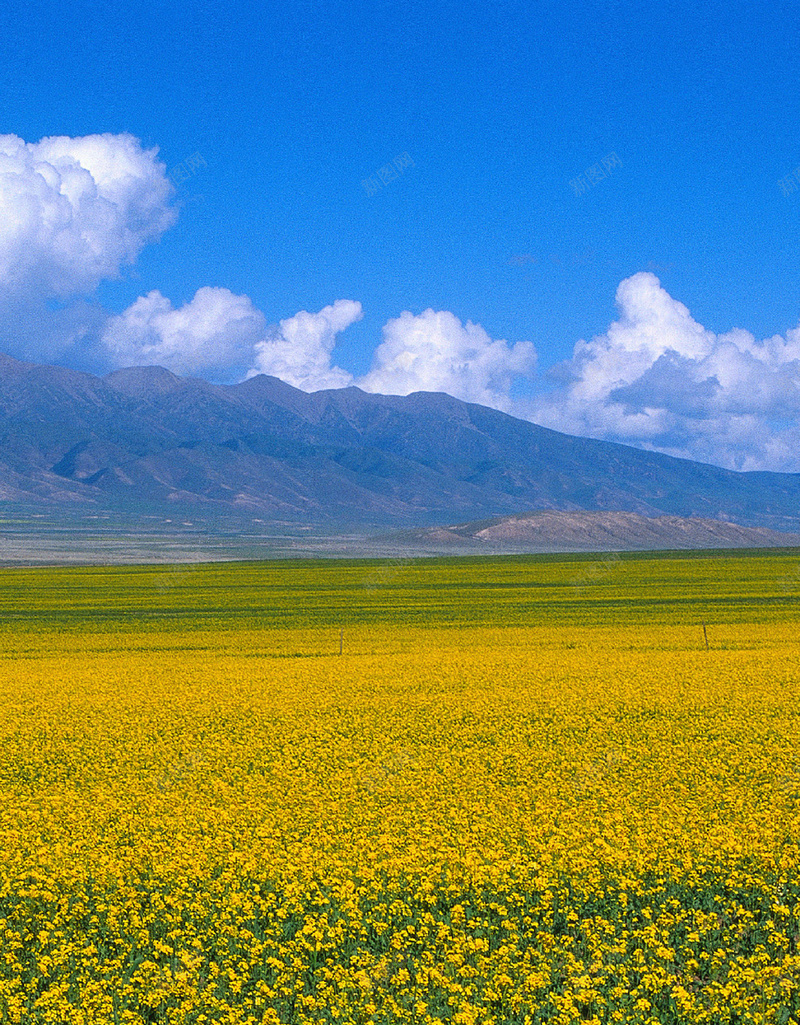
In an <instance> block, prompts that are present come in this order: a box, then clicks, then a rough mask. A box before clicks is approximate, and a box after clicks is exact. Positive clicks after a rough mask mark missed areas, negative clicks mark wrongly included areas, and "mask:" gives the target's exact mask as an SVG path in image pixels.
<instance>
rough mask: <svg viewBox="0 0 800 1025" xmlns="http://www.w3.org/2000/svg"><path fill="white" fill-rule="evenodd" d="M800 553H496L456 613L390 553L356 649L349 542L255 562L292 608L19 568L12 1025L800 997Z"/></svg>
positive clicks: (761, 1017)
mask: <svg viewBox="0 0 800 1025" xmlns="http://www.w3.org/2000/svg"><path fill="white" fill-rule="evenodd" d="M648 565H649V566H650V569H648ZM791 565H792V563H791V561H790V560H789V559H788V558H786V559H784V562H783V564H781V563H780V562H779V560H778V559H777V558H775V559H773V562H772V563H770V558H769V557H765V558H763V559H759V560H751V561H750V562H747V560H745V559H742V560H739V561H737V562H736V563H735V565H733V564H732V563H731V562H728V563H725V565H722V563H721V562H720V563H719V565H717V564H715V563H714V561H713V560H705V561H704V562H703V563H702V564H701V563H699V562H696V561H692V560H691V559H686V560H683V561H681V560H677V559H676V560H675V566H673V567H671V568H670V567H666V566H661V565H656V563H655V562H650V563H648V560H641V561H640V562H637V561H635V560H634V561H631V562H630V563H626V562H624V563H622V564H621V565H620V566H619V567H614V569H613V572H609V573H602V574H600V575H599V577H598V575H596V577H597V579H594V580H590V584H589V585H587V584H586V574H585V573H584V574H583V576H580V575H579V574H580V567H578V569H577V570H576V566H575V565H574V564H570V563H569V561H568V560H566V559H565V560H562V561H561V562H555V563H546V562H530V563H525V562H524V561H518V562H513V561H508V560H507V561H506V562H502V561H498V563H497V565H496V566H494V567H493V564H492V563H490V562H485V563H482V564H480V566H479V568H478V569H473V570H472V572H473V574H476V573H478V574H479V576H480V580H482V581H484V582H489V583H490V582H491V581H492V580H493V579H494V580H496V581H497V580H504V581H505V583H504V584H503V588H502V593H501V592H499V591H492V589H491V588H489V587H487V594H488V596H487V597H486V599H485V600H484V602H483V604H481V603H480V602H479V601H477V599H476V602H475V603H474V606H470V609H471V611H469V612H465V613H464V615H463V617H462V620H461V621H460V622H459V621H458V618H457V617H455V616H449V617H447V621H445V617H442V616H440V617H438V618H437V616H436V615H435V614H428V615H426V616H425V617H424V619H425V620H426V621H424V622H419V621H417V620H418V619H419V618H420V617H419V616H418V615H417V614H416V612H415V611H414V610H415V609H417V610H418V609H419V608H423V607H425V602H428V603H429V604H430V603H433V602H434V601H439V600H441V594H442V593H445V592H444V591H443V588H444V587H446V585H447V583H448V580H450V579H456V577H457V575H458V574H463V573H467V572H468V570H466V569H465V568H464V566H463V564H461V563H456V562H453V563H452V564H448V563H447V561H445V560H443V561H441V562H438V563H437V564H436V565H435V566H434V565H433V564H431V567H430V568H424V567H423V568H422V569H420V568H419V566H417V565H410V566H406V565H403V566H400V567H398V568H397V569H396V572H395V575H394V576H392V574H389V575H388V577H389V578H388V579H384V580H383V581H382V583H381V585H380V589H379V590H378V589H377V588H375V587H374V586H372V585H370V586H371V587H372V590H371V591H370V594H369V598H368V600H369V601H370V602H374V603H376V605H375V607H376V608H377V607H378V606H379V607H380V608H381V609H382V610H383V614H382V616H378V615H373V616H371V617H367V616H366V615H363V616H361V617H360V621H359V617H356V616H353V617H351V620H349V621H348V622H347V625H346V627H345V630H344V637H343V654H342V655H341V656H340V655H339V653H338V652H339V626H338V620H340V619H341V617H340V616H339V615H338V613H336V614H334V613H333V612H330V609H331V607H332V606H335V604H336V602H335V600H334V599H333V598H332V597H331V596H332V595H335V587H334V583H335V580H336V574H337V573H339V574H344V576H343V577H342V579H345V577H346V576H347V574H350V578H351V584H352V586H353V587H356V588H358V587H361V586H362V585H360V584H358V580H359V579H368V580H369V579H371V578H370V577H369V576H368V575H367V576H366V577H365V572H366V571H365V569H364V568H363V567H361V568H359V567H357V566H356V568H355V569H354V568H353V564H349V566H348V567H339V568H336V567H328V568H327V569H326V570H325V571H324V586H322V584H320V585H319V587H317V586H316V585H314V583H313V579H318V578H316V577H314V578H313V579H312V577H311V576H309V574H311V573H312V571H311V570H310V569H308V567H307V566H306V567H298V568H293V567H292V566H291V565H290V564H276V565H275V566H274V567H272V568H270V567H263V568H261V569H260V570H259V571H258V572H260V573H261V574H262V577H260V578H259V579H263V580H264V581H265V582H266V583H265V585H264V586H265V587H266V585H267V584H268V583H269V581H273V582H274V581H275V580H276V579H277V578H278V576H277V575H281V574H282V576H281V577H280V581H281V587H282V588H284V589H285V593H286V594H288V596H289V597H286V598H285V600H284V599H281V600H282V601H284V605H283V606H281V607H282V608H284V610H285V609H290V610H291V608H292V607H294V606H293V602H294V603H296V608H297V610H298V612H297V617H296V618H297V622H298V624H299V625H293V624H292V621H291V616H290V615H288V614H286V615H282V616H281V617H278V616H277V613H276V614H275V616H273V617H272V618H273V619H279V622H277V624H276V623H274V622H273V623H269V622H267V623H265V624H264V625H259V622H258V617H257V616H255V615H254V614H253V613H252V609H251V607H250V604H248V601H246V600H245V599H244V598H242V597H241V594H243V593H244V592H243V591H242V592H241V593H240V592H237V590H236V589H237V587H240V586H241V587H243V582H244V581H246V580H247V581H250V582H252V580H251V578H249V577H248V576H247V574H248V573H254V572H255V570H252V569H250V570H248V569H247V568H246V567H236V566H232V567H229V568H227V569H225V570H224V571H223V570H220V569H219V568H214V569H212V568H209V569H208V570H206V571H203V570H196V571H194V572H193V573H187V574H186V575H185V576H179V578H178V579H177V581H175V580H173V582H171V583H170V584H169V586H168V590H166V591H165V590H164V589H162V590H159V589H158V587H156V586H155V584H154V580H155V581H156V583H157V579H158V573H156V572H155V571H145V570H134V569H129V570H126V571H125V572H124V573H122V572H121V571H117V572H116V573H115V572H112V571H108V572H107V575H106V577H105V578H102V579H103V580H104V581H105V582H104V583H103V588H104V589H99V590H98V586H99V585H98V580H100V579H101V578H100V577H98V575H97V573H96V572H95V573H93V574H92V575H91V576H86V577H83V576H81V573H80V571H77V570H72V571H63V574H64V575H63V576H59V575H57V574H56V575H55V576H54V575H53V571H21V570H20V571H13V572H12V571H3V579H2V580H0V590H2V596H3V597H2V600H0V608H2V610H3V614H4V617H5V618H4V619H3V624H4V625H3V626H2V628H1V629H0V1022H14V1023H29V1022H35V1023H45V1022H47V1023H53V1025H71V1023H81V1025H84V1023H85V1025H90V1023H91V1025H100V1023H102V1025H105V1023H126V1025H127V1023H131V1025H132V1023H137V1025H140V1023H145V1022H169V1023H180V1025H184V1023H210V1022H224V1023H234V1022H235V1023H240V1022H241V1023H245V1022H247V1023H255V1022H268V1023H285V1025H289V1023H298V1025H300V1023H309V1025H310V1023H312V1022H313V1023H316V1022H330V1023H337V1025H338V1023H341V1025H355V1023H359V1025H361V1023H394V1022H397V1023H401V1022H402V1023H405V1022H408V1023H411V1022H414V1023H419V1025H430V1023H438V1022H454V1023H462V1025H471V1023H481V1025H489V1023H497V1025H501V1023H519V1025H522V1023H530V1025H533V1023H539V1022H541V1023H544V1022H551V1023H559V1025H560V1023H567V1022H587V1021H588V1022H594V1023H601V1022H602V1023H606V1022H629V1023H634V1022H635V1023H649V1022H659V1023H666V1022H669V1023H673V1022H674V1023H677V1022H686V1023H690V1022H709V1023H714V1025H716V1023H759V1022H763V1023H781V1022H790V1021H796V1020H797V1018H798V1014H800V950H798V935H800V902H799V901H798V892H799V891H800V703H799V701H798V699H799V698H800V658H799V657H798V655H800V644H799V643H798V639H797V638H798V633H797V619H798V614H797V608H796V603H795V602H794V600H793V598H792V595H789V596H788V597H787V596H786V593H785V591H782V590H781V588H780V587H778V586H776V585H775V581H776V580H778V581H780V580H781V579H784V578H785V577H786V574H787V572H788V569H787V567H791ZM476 566H478V563H477V562H476ZM509 566H511V567H514V570H513V571H514V573H515V574H517V576H516V577H514V581H513V582H509V578H508V573H510V572H511V570H509V569H508V567H509ZM678 570H681V572H683V573H684V585H682V586H681V587H680V588H677V590H676V592H675V594H674V595H672V597H669V595H667V597H669V600H670V601H672V602H673V605H670V606H668V607H667V606H664V605H663V602H664V601H665V600H666V599H665V593H666V592H665V591H664V590H663V589H660V588H659V587H658V585H657V578H658V574H659V573H661V574H667V573H668V571H669V572H672V573H673V574H675V573H677V572H678ZM26 572H27V573H28V576H27V577H26V576H25V573H26ZM163 572H164V571H162V573H163ZM37 573H38V574H39V576H38V583H37ZM147 573H150V576H147ZM493 573H494V574H495V576H494V577H493ZM737 573H738V574H739V579H740V580H741V586H739V587H738V590H737V587H736V585H735V581H736V579H737ZM204 574H205V575H204ZM220 574H221V576H220ZM293 574H294V575H293ZM354 574H355V575H354ZM358 574H361V576H360V577H359V576H358ZM414 574H416V576H414ZM426 574H427V576H426ZM448 574H450V577H448ZM576 574H578V575H577V576H576ZM373 576H374V572H373ZM690 577H691V578H693V579H696V580H697V581H700V583H697V593H699V594H701V595H702V596H704V597H703V600H704V601H706V600H707V604H708V603H710V604H711V606H712V607H713V606H714V602H715V601H717V607H718V608H720V607H722V606H721V605H720V604H719V601H718V599H719V596H720V594H722V593H724V595H725V596H726V598H725V601H726V603H727V604H725V606H724V607H725V608H726V609H728V613H727V614H726V615H725V616H723V615H717V616H716V617H715V619H714V620H713V621H710V622H709V626H708V633H709V638H710V650H708V651H706V649H705V645H704V641H703V635H702V629H701V622H700V619H699V617H698V616H695V615H694V612H692V614H691V615H689V614H687V613H686V611H685V609H684V607H683V606H682V605H681V604H680V603H681V601H682V599H681V598H680V595H681V594H683V593H685V592H686V591H687V589H688V587H689V584H688V583H686V580H688V579H689V578H690ZM701 578H702V580H701ZM253 579H255V578H253ZM411 579H413V581H414V584H413V587H414V589H415V591H414V594H416V596H417V597H416V598H414V594H411V592H410V591H409V587H410V584H409V580H411ZM576 579H578V580H580V581H582V582H581V583H580V584H579V585H576V584H575V580H576ZM220 580H224V582H225V583H226V587H227V590H225V591H224V594H225V595H226V597H225V607H226V609H227V611H226V612H225V614H224V615H223V613H221V612H219V611H217V612H216V613H215V614H214V618H213V620H212V621H210V622H208V621H205V620H203V618H202V617H201V616H200V613H199V612H198V611H197V610H198V609H200V608H201V607H205V606H204V605H203V603H204V602H205V603H207V602H208V601H209V600H210V599H209V598H208V596H209V593H210V588H211V585H212V583H213V586H214V587H220V588H221V586H222V585H221V584H220ZM353 580H355V581H356V583H355V584H353V583H352V581H353ZM559 580H561V581H562V582H565V587H564V588H563V589H562V598H563V601H562V603H561V606H560V607H559V608H558V609H557V608H556V606H557V605H558V601H559V600H560V599H559V598H558V595H557V594H555V592H554V595H555V596H554V597H553V599H552V606H551V608H550V611H549V612H547V613H542V614H541V615H538V616H536V617H534V616H527V614H523V613H524V607H525V602H526V601H531V602H532V601H534V600H535V601H536V602H538V601H540V589H541V587H542V586H544V584H545V583H547V585H548V586H551V585H552V586H553V587H555V583H554V581H555V582H557V581H559ZM648 581H650V583H648ZM715 581H716V582H717V583H718V582H719V581H723V584H720V585H719V586H717V583H715ZM731 581H734V583H731ZM634 583H636V587H637V588H638V591H637V592H636V593H637V594H638V596H639V598H640V599H641V598H642V595H644V597H646V598H648V600H650V601H651V602H652V608H653V614H652V615H650V616H641V615H638V614H634V613H630V614H628V615H625V616H623V615H619V616H617V615H615V614H612V613H609V612H604V611H603V609H604V608H606V605H604V604H603V603H604V602H606V603H607V601H608V599H609V596H610V595H612V594H625V593H627V592H626V589H627V591H630V592H631V593H632V590H631V589H632V588H633V586H634ZM90 585H91V586H90ZM567 585H568V586H567ZM342 586H343V587H345V586H350V585H345V584H343V585H342ZM498 586H499V585H498ZM648 586H649V587H650V590H649V591H648V590H647V588H648ZM23 588H25V589H26V590H24V594H25V595H26V596H27V604H26V605H23V604H22V603H21V602H20V595H21V594H22V593H23ZM137 588H138V590H137ZM537 588H539V590H537ZM363 590H365V588H363V587H362V590H361V591H358V592H357V593H358V594H361V593H362V591H363ZM373 592H376V593H373ZM282 593H283V592H282ZM353 593H356V592H355V591H354V592H353ZM48 594H53V595H57V594H62V595H64V594H68V595H69V598H68V601H69V602H70V603H71V605H70V607H71V608H73V609H76V608H83V609H84V610H85V614H84V615H83V618H82V619H81V618H80V617H78V619H77V620H76V621H75V622H72V621H69V622H66V621H63V622H60V621H59V622H56V621H54V617H55V615H56V613H55V612H54V611H53V610H54V609H56V608H57V605H58V603H57V602H55V600H53V601H51V599H50V598H48V597H47V595H48ZM498 594H500V597H498ZM164 595H166V597H164ZM576 595H577V597H576ZM132 596H133V597H132ZM148 596H149V597H148ZM436 596H438V597H436ZM742 596H744V597H742ZM123 597H124V600H123ZM501 598H502V601H501V600H500V599H501ZM79 599H80V600H79ZM162 599H163V601H165V602H167V603H168V604H169V605H170V608H171V609H172V613H171V617H167V618H164V617H163V616H162V617H161V618H154V617H153V616H152V615H150V612H149V611H148V610H151V608H152V605H153V603H156V602H162ZM401 599H402V600H401ZM512 599H513V600H512ZM729 599H730V600H729ZM734 599H735V601H734ZM216 600H217V599H215V601H216ZM276 600H277V599H276ZM366 600H367V599H364V601H366ZM81 601H82V602H83V604H81ZM465 601H466V599H465ZM148 602H149V603H150V604H148ZM576 602H577V605H578V606H580V603H581V602H583V603H584V604H585V607H586V611H587V614H586V615H585V616H581V615H580V614H579V613H580V608H578V612H577V613H576V614H575V615H572V614H571V613H570V611H569V610H570V609H571V608H572V606H573V605H574V604H575V603H576ZM737 602H738V604H737ZM123 606H124V616H125V617H126V618H125V619H124V621H123V619H120V620H119V621H116V620H114V616H115V615H116V616H119V615H122V613H120V608H121V607H123ZM245 606H246V608H245ZM568 606H569V607H568ZM160 607H161V606H159V608H160ZM276 607H277V606H276ZM637 607H638V606H637ZM699 607H700V606H698V608H699ZM706 607H707V606H706ZM393 609H395V611H394V612H393V611H392V610H393ZM465 609H466V605H465ZM476 609H479V610H480V611H475V610H476ZM509 609H511V610H512V611H509ZM682 609H683V611H681V610H682ZM731 609H733V610H734V611H730V610H731ZM309 610H311V611H309ZM315 610H316V611H315ZM326 610H328V611H327V612H326ZM521 610H522V611H521ZM312 613H313V615H312ZM326 616H327V617H328V618H327V621H326V620H325V617H326ZM103 617H105V619H104V618H103ZM181 617H184V619H185V620H186V622H183V621H182V620H181ZM315 617H317V618H318V620H319V622H318V623H317V624H316V625H315V624H314V618H315ZM526 618H527V619H529V621H528V622H525V620H526ZM265 619H269V617H265ZM106 620H108V622H106ZM615 620H618V621H617V622H615ZM101 621H102V625H101V626H99V627H98V626H97V625H95V624H97V623H100V622H101ZM190 621H191V622H190ZM587 623H589V624H591V625H587Z"/></svg>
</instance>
